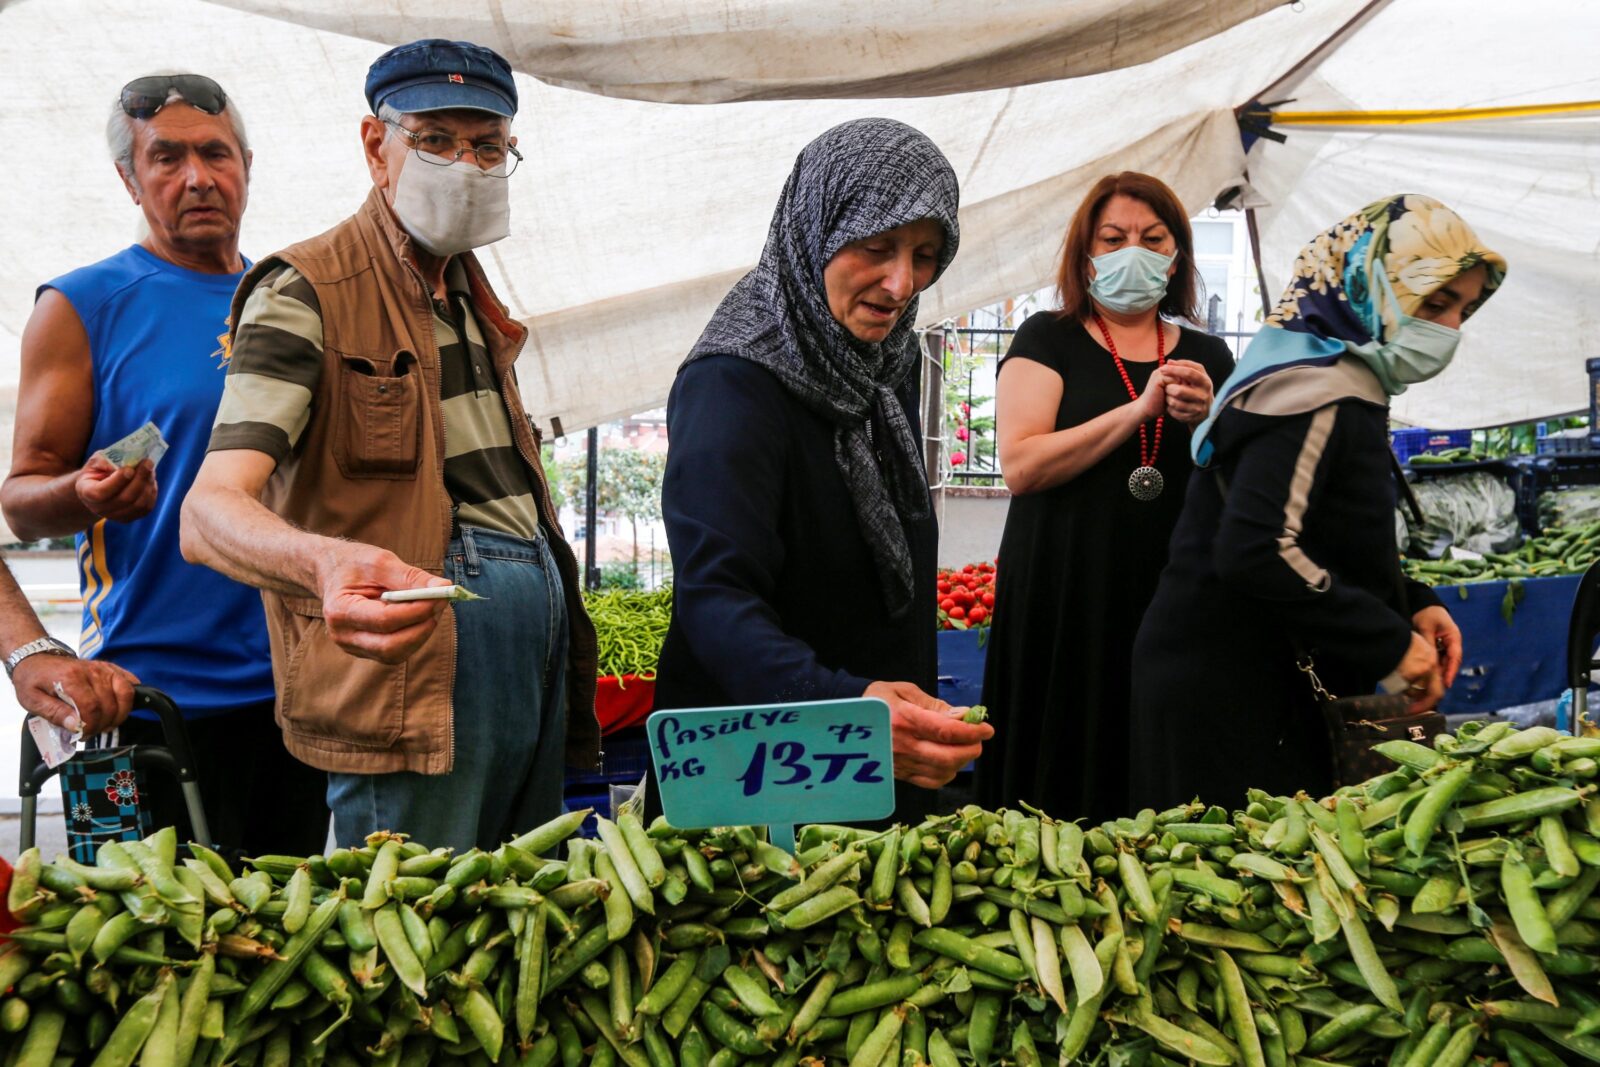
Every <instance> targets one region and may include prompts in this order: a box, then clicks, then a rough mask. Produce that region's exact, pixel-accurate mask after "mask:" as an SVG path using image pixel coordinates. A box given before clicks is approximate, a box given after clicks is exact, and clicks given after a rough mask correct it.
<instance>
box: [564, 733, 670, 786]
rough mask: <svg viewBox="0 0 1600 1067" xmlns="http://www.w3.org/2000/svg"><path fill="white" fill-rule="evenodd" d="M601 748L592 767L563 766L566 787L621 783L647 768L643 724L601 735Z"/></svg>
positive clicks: (641, 773) (647, 757) (647, 753)
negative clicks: (605, 735)
mask: <svg viewBox="0 0 1600 1067" xmlns="http://www.w3.org/2000/svg"><path fill="white" fill-rule="evenodd" d="M600 748H601V749H602V751H603V752H604V756H603V757H602V759H601V766H600V767H599V768H598V769H596V770H575V769H573V768H570V767H569V768H568V769H567V779H566V781H567V787H568V788H569V789H571V788H572V787H573V786H590V785H592V786H607V785H624V784H631V783H634V782H637V781H638V780H639V779H640V778H643V777H644V773H645V771H647V770H649V769H650V743H649V742H648V741H647V740H646V739H645V736H644V727H642V726H636V727H633V728H631V729H627V730H621V731H619V732H617V733H614V734H611V735H610V736H609V737H605V738H602V739H601V742H600Z"/></svg>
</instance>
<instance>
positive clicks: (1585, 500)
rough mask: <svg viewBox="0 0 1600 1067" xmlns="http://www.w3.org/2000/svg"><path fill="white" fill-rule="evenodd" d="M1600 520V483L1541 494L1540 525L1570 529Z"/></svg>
mask: <svg viewBox="0 0 1600 1067" xmlns="http://www.w3.org/2000/svg"><path fill="white" fill-rule="evenodd" d="M1596 521H1600V485H1584V486H1578V487H1577V488H1574V489H1552V490H1550V491H1549V492H1546V493H1540V494H1539V525H1540V526H1541V527H1550V526H1554V527H1560V528H1561V529H1564V530H1570V529H1572V528H1573V527H1574V526H1587V525H1589V524H1590V523H1591V522H1596Z"/></svg>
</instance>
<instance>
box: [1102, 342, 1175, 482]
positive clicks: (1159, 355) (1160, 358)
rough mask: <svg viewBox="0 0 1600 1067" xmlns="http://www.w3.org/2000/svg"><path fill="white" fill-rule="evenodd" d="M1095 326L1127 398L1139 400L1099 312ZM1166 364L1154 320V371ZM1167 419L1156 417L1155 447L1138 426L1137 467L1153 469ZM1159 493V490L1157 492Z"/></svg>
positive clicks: (1162, 344) (1142, 426) (1165, 356)
mask: <svg viewBox="0 0 1600 1067" xmlns="http://www.w3.org/2000/svg"><path fill="white" fill-rule="evenodd" d="M1094 322H1095V325H1096V326H1098V327H1100V336H1101V337H1103V338H1105V341H1106V347H1107V348H1109V349H1110V350H1111V358H1112V360H1113V361H1114V362H1115V363H1116V365H1117V373H1118V374H1120V375H1122V384H1123V385H1125V386H1127V387H1128V396H1130V397H1131V398H1133V399H1134V400H1138V399H1139V390H1137V389H1135V388H1134V387H1133V379H1132V378H1130V377H1128V368H1127V367H1126V366H1124V365H1123V362H1122V357H1121V356H1119V355H1117V343H1116V342H1115V341H1113V340H1112V339H1111V331H1110V330H1108V329H1106V320H1105V319H1103V318H1101V317H1100V312H1099V311H1098V310H1096V311H1095V312H1094ZM1166 362H1167V339H1166V335H1165V333H1164V332H1163V331H1162V329H1161V320H1160V319H1157V320H1156V369H1157V370H1160V369H1161V367H1162V366H1164V365H1165V364H1166ZM1166 421H1167V417H1166V416H1165V415H1159V416H1157V417H1156V446H1155V447H1154V448H1151V447H1150V441H1149V438H1148V436H1147V435H1146V433H1145V424H1144V423H1142V422H1141V423H1140V424H1139V465H1140V466H1141V467H1149V468H1152V469H1153V468H1154V467H1155V465H1156V459H1157V457H1159V456H1160V455H1161V429H1162V426H1163V425H1164V424H1165V423H1166ZM1158 492H1159V490H1158Z"/></svg>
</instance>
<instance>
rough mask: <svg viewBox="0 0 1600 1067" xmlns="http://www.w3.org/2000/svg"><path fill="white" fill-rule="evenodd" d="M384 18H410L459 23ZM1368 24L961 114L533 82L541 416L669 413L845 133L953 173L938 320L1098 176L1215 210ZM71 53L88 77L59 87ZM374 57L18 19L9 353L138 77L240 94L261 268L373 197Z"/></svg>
mask: <svg viewBox="0 0 1600 1067" xmlns="http://www.w3.org/2000/svg"><path fill="white" fill-rule="evenodd" d="M386 6H388V7H390V8H391V9H392V10H393V11H394V12H395V13H396V15H399V14H400V13H402V12H410V13H415V12H416V11H418V10H423V9H430V10H438V11H445V10H451V11H454V10H455V9H456V8H457V6H458V5H455V4H446V3H443V2H439V3H436V4H433V5H427V4H419V3H415V2H408V3H399V2H394V3H392V4H390V5H386ZM501 6H505V5H501ZM730 6H732V7H735V8H748V9H750V10H752V11H756V10H760V9H762V7H763V5H759V4H745V5H730ZM1000 6H1001V7H1003V6H1004V5H1000ZM1171 6H1183V7H1188V8H1192V9H1193V10H1195V11H1197V12H1200V13H1202V14H1204V13H1205V12H1208V11H1210V10H1211V8H1212V5H1210V4H1206V3H1196V4H1190V5H1171ZM1359 6H1360V3H1359V2H1358V0H1315V2H1314V3H1311V4H1309V5H1307V6H1305V7H1304V9H1303V10H1295V9H1293V8H1290V7H1287V6H1278V7H1276V8H1274V9H1273V10H1271V11H1270V12H1268V13H1267V14H1264V15H1261V16H1259V17H1256V18H1253V19H1250V20H1248V21H1245V22H1243V23H1241V24H1239V25H1237V26H1235V27H1233V28H1232V29H1229V30H1226V31H1225V32H1223V33H1221V34H1219V35H1217V36H1216V37H1213V38H1208V39H1206V40H1203V41H1201V42H1199V43H1197V44H1194V45H1190V46H1188V47H1187V48H1183V49H1180V50H1178V51H1176V52H1174V53H1171V54H1169V55H1165V56H1162V57H1160V58H1158V59H1155V60H1153V61H1152V62H1149V63H1145V64H1142V65H1140V66H1136V67H1130V68H1126V69H1122V70H1115V71H1108V72H1106V73H1101V74H1096V75H1092V76H1089V77H1084V78H1076V79H1072V80H1068V81H1054V82H1047V83H1042V84H1037V85H1024V86H1018V87H1015V88H1007V89H990V90H984V91H980V92H970V93H963V94H959V95H955V96H943V97H924V98H917V99H883V100H867V101H863V100H826V101H776V102H759V103H728V104H712V105H705V106H693V107H690V106H682V105H673V104H660V103H651V102H643V101H636V100H623V99H616V98H611V97H605V96H599V95H595V94H590V93H581V92H575V91H573V90H570V89H562V88H557V87H554V86H551V85H547V84H545V83H543V82H540V81H537V80H535V79H533V78H531V77H521V78H519V82H518V85H519V91H520V92H521V94H522V108H521V112H520V114H519V116H518V120H517V123H516V126H515V130H516V132H517V134H518V136H519V137H520V138H521V140H520V144H521V146H522V148H523V150H524V152H525V153H526V155H527V157H528V163H527V164H525V165H524V166H523V168H522V169H521V170H520V171H519V172H518V173H517V174H516V175H515V176H514V177H513V178H512V179H511V180H512V181H513V182H514V188H513V209H512V210H513V216H512V235H511V237H510V238H508V239H507V240H505V241H502V242H500V243H499V244H497V245H494V246H492V247H490V248H489V249H488V250H487V251H486V253H485V259H486V261H487V263H488V264H489V266H490V269H491V271H492V272H493V273H494V274H495V275H496V277H497V281H498V285H499V288H500V291H501V293H502V295H503V296H504V297H505V298H506V300H507V302H508V303H509V304H510V305H511V307H512V310H513V311H514V312H515V313H516V314H517V315H518V316H520V317H522V318H523V319H524V321H526V322H527V323H528V324H529V325H530V326H531V328H532V338H531V340H530V343H529V346H528V350H527V353H526V355H525V356H524V358H523V361H522V364H521V365H520V367H519V373H520V376H521V379H522V382H523V387H524V393H525V395H526V396H527V397H528V401H529V405H530V407H531V409H532V412H533V414H534V417H535V418H536V419H537V420H538V421H539V423H540V424H541V425H543V426H546V427H548V426H550V425H551V421H552V419H553V418H556V417H559V418H560V419H561V422H562V425H563V427H564V428H566V429H567V430H569V431H570V430H572V429H576V428H579V427H582V426H585V425H589V424H592V423H594V422H595V421H597V420H603V419H608V418H612V417H617V416H620V415H625V414H628V413H630V412H634V411H638V410H642V409H645V408H648V407H651V406H653V405H656V404H659V403H660V402H661V401H662V399H663V398H664V397H665V396H666V392H667V388H668V386H669V385H670V383H671V380H672V375H673V371H674V369H675V367H676V365H677V363H678V361H679V360H680V359H681V358H682V356H683V354H684V353H686V352H687V351H688V349H689V346H690V345H691V344H692V343H693V341H694V339H695V338H696V337H697V336H698V334H699V332H700V329H701V328H702V326H703V325H704V324H705V322H706V320H707V318H708V317H709V315H710V313H711V311H712V309H713V308H714V307H715V306H716V303H717V301H718V300H719V299H720V298H721V297H722V295H723V294H724V293H725V292H726V291H727V289H728V287H729V286H730V285H731V284H732V283H733V281H734V280H735V279H736V278H737V277H738V276H739V275H740V273H742V272H743V271H744V270H746V269H748V267H749V266H750V264H751V263H753V262H754V260H755V258H756V256H757V254H758V253H759V251H760V248H761V244H762V241H763V239H764V237H765V233H766V228H767V223H768V220H769V217H770V213H771V210H772V205H773V203H774V202H775V200H776V198H777V194H778V190H779V189H780V187H781V185H782V183H783V180H784V177H785V176H786V175H787V173H788V171H789V168H790V165H791V164H792V162H793V159H794V156H795V154H796V153H797V152H798V151H799V149H800V148H801V147H802V146H803V145H804V144H805V143H806V142H807V141H808V140H810V139H811V138H812V137H814V136H815V135H816V134H818V133H820V132H821V131H822V130H824V129H826V128H828V127H829V126H831V125H833V124H835V123H837V122H840V121H843V120H845V119H849V118H853V117H857V116H862V115H874V114H879V115H889V116H892V117H895V118H899V119H902V120H904V121H906V122H909V123H911V124H912V125H914V126H917V127H919V128H920V129H922V130H924V131H926V132H927V133H928V134H929V135H930V136H932V137H933V139H934V140H935V141H936V142H938V143H939V144H940V145H941V146H942V147H943V148H944V149H945V151H946V152H947V153H948V155H949V157H950V159H951V161H952V163H953V164H954V166H955V169H956V173H957V174H958V175H959V177H960V179H961V186H962V201H963V211H962V231H963V232H962V248H961V254H960V256H959V257H958V259H957V260H956V262H955V265H954V266H953V268H952V269H951V270H950V271H949V272H948V273H947V274H946V276H945V277H944V279H942V280H941V282H940V284H939V285H938V287H937V288H936V289H935V290H933V291H931V292H930V293H929V294H928V296H927V297H926V298H925V299H924V300H923V303H922V307H923V316H924V320H925V321H937V320H938V319H940V318H942V317H944V316H947V315H954V314H959V313H961V312H964V311H966V310H968V309H970V308H972V307H975V306H980V305H982V304H985V303H987V302H989V301H992V300H994V299H997V298H1001V297H1005V296H1009V295H1012V294H1014V293H1018V292H1024V291H1028V290H1031V289H1033V288H1036V287H1037V286H1038V285H1039V283H1040V282H1041V281H1042V280H1043V279H1045V278H1047V277H1049V276H1050V274H1051V273H1052V271H1053V268H1054V259H1055V254H1056V251H1057V248H1058V246H1059V243H1060V239H1061V233H1062V231H1063V228H1064V226H1065V223H1066V220H1067V218H1068V216H1069V214H1070V212H1071V210H1072V208H1073V207H1074V206H1075V204H1076V202H1077V200H1078V198H1079V197H1080V196H1081V194H1082V191H1083V190H1084V189H1085V188H1086V187H1087V185H1088V184H1089V183H1090V182H1092V181H1093V180H1094V179H1095V178H1097V177H1098V176H1099V175H1100V174H1102V173H1104V172H1105V171H1107V170H1112V169H1122V168H1127V167H1132V168H1137V169H1143V170H1148V171H1151V172H1153V173H1156V174H1159V175H1161V176H1163V177H1164V178H1166V179H1167V180H1168V181H1170V182H1171V183H1172V184H1173V185H1174V186H1175V187H1176V188H1177V190H1178V191H1179V193H1180V194H1181V195H1182V196H1183V197H1184V199H1185V201H1186V203H1188V204H1189V205H1190V206H1191V207H1193V208H1196V209H1198V208H1199V207H1201V206H1203V205H1204V204H1205V203H1206V202H1207V201H1208V200H1209V199H1210V198H1211V196H1212V195H1213V194H1214V193H1215V192H1217V190H1218V189H1219V188H1221V187H1222V186H1223V185H1224V184H1226V183H1227V182H1228V181H1229V180H1230V179H1231V178H1232V177H1233V176H1234V175H1235V174H1236V173H1237V172H1238V170H1239V168H1240V165H1241V162H1242V152H1241V147H1240V144H1239V140H1238V136H1237V133H1236V130H1235V127H1234V123H1233V118H1232V110H1231V109H1232V108H1233V106H1234V105H1235V104H1236V103H1238V102H1239V101H1240V100H1244V99H1248V98H1249V97H1250V95H1251V94H1252V93H1254V92H1255V91H1256V90H1258V89H1259V88H1261V87H1262V86H1264V85H1266V84H1269V83H1271V82H1272V81H1274V80H1275V79H1276V78H1277V77H1278V76H1279V75H1280V74H1281V72H1282V71H1283V70H1284V69H1286V68H1287V67H1288V66H1289V65H1290V64H1292V63H1293V62H1294V61H1295V60H1296V59H1297V58H1299V57H1300V56H1303V55H1305V54H1306V53H1308V52H1310V51H1311V50H1312V49H1313V48H1315V47H1316V45H1317V44H1318V42H1320V41H1322V40H1323V39H1325V38H1326V37H1327V36H1328V35H1329V34H1330V33H1331V32H1333V30H1334V29H1335V28H1337V27H1338V26H1339V25H1341V24H1342V23H1343V22H1344V21H1345V20H1346V19H1347V18H1348V17H1349V16H1350V14H1351V13H1352V12H1354V11H1355V10H1357V9H1358V8H1359ZM530 9H531V5H530ZM971 10H972V15H971V20H972V21H971V30H970V33H969V36H972V37H977V36H979V35H981V33H982V32H983V29H984V18H985V16H984V14H983V13H982V8H981V5H976V4H974V5H972V9H971ZM472 28H473V27H471V26H468V25H459V26H457V27H456V29H457V30H460V31H466V30H469V29H472ZM435 29H436V31H437V32H441V33H450V32H451V27H450V26H449V25H445V24H436V25H435ZM69 44H70V54H71V56H72V64H73V67H74V68H75V69H74V70H73V74H72V76H71V77H63V73H62V64H63V60H62V55H63V54H64V53H65V52H67V51H68V48H69ZM382 49H383V46H382V45H380V44H375V43H373V42H370V41H366V40H361V39H357V38H353V37H348V36H344V35H342V34H339V33H334V32H330V31H327V30H320V29H314V28H309V27H305V26H299V25H293V24H290V23H287V22H283V21H279V20H276V19H271V18H263V17H261V16H259V15H255V14H250V13H245V12H240V11H236V10H231V9H229V8H226V7H221V6H216V5H213V4H208V3H200V2H197V0H24V2H23V3H20V4H17V5H15V6H12V7H8V8H6V9H5V11H4V12H3V13H0V69H3V70H5V71H6V72H7V76H6V84H7V85H8V86H9V87H10V88H11V90H12V93H13V103H12V106H11V107H10V108H8V109H7V110H6V111H5V112H4V118H0V122H3V123H5V129H6V131H7V133H8V135H9V137H8V141H9V143H12V144H22V143H29V144H37V143H39V142H40V141H48V143H49V144H50V146H51V150H50V151H49V152H48V153H29V154H27V155H26V156H25V157H24V158H20V159H19V158H17V157H13V160H12V162H11V163H9V164H8V166H7V168H6V173H7V175H8V177H7V179H6V182H5V185H6V204H7V215H8V217H9V218H10V219H11V220H12V222H11V225H9V226H7V227H5V228H4V230H3V231H0V323H3V324H4V327H5V329H6V330H8V331H10V332H11V333H12V335H13V336H15V331H17V330H18V329H20V326H21V323H22V322H23V321H24V320H25V318H26V315H27V312H28V308H29V306H30V305H31V301H32V298H33V290H34V287H35V286H36V285H37V283H38V282H39V281H40V280H41V279H45V278H48V277H50V276H52V275H53V274H55V273H57V272H59V271H62V270H66V269H69V268H71V267H73V266H76V265H78V264H81V263H85V262H89V261H92V260H94V259H96V258H99V257H100V256H104V255H106V254H108V253H110V252H112V251H115V250H116V249H117V248H119V247H121V246H122V245H123V244H125V243H126V242H127V240H128V239H129V237H130V236H131V234H132V231H133V225H134V210H133V208H132V207H131V205H129V204H128V202H127V197H126V194H125V193H124V192H123V191H122V189H121V187H120V184H119V183H118V181H117V179H116V177H115V175H114V173H113V171H112V167H111V164H110V163H109V162H108V161H107V159H106V153H105V148H104V143H103V139H102V134H101V131H102V130H103V127H104V123H105V116H106V114H107V113H108V111H109V109H110V106H111V103H112V101H113V100H114V98H115V94H116V91H117V89H118V88H119V87H120V85H121V84H122V82H123V81H124V80H126V79H127V78H128V77H130V76H132V75H134V74H137V73H142V72H144V71H147V70H151V69H155V68H160V67H179V68H189V69H195V70H199V71H202V72H209V73H212V74H214V75H215V76H217V77H218V78H219V79H220V80H221V81H222V82H223V83H224V85H225V87H226V88H227V90H228V91H229V93H230V94H232V96H233V98H234V99H235V100H237V101H238V103H239V106H240V107H241V109H242V113H243V114H244V115H245V117H246V118H247V120H248V122H249V128H250V135H251V138H252V144H253V147H254V149H255V155H256V164H255V170H254V176H253V181H252V185H251V201H250V209H249V214H248V216H247V218H246V223H245V228H244V249H245V251H246V253H247V254H252V255H261V254H264V253H266V252H268V251H270V250H272V249H274V248H276V247H279V246H281V245H283V244H286V243H288V242H290V241H293V240H296V239H298V238H300V237H304V236H308V235H310V234H313V233H316V232H318V231H320V230H322V229H324V228H326V227H327V226H329V225H331V224H332V223H334V222H336V221H338V219H340V218H341V217H343V216H344V215H346V214H348V213H349V212H350V211H351V210H353V209H354V208H355V206H356V205H357V204H358V203H359V202H360V200H361V198H362V196H363V195H364V194H365V190H366V189H367V188H368V187H369V179H368V177H367V174H366V172H365V168H364V166H363V165H362V162H361V159H360V152H359V146H358V143H357V139H356V129H357V123H358V121H359V119H360V116H361V115H362V113H363V111H364V108H365V104H364V101H363V99H362V95H361V87H362V82H363V79H364V76H365V72H366V68H367V65H368V64H369V63H370V62H371V60H372V59H373V58H374V57H376V56H377V55H378V54H379V53H380V52H381V51H382ZM28 166H32V167H34V168H35V169H34V170H33V171H32V172H29V171H27V170H26V169H25V168H26V167H28Z"/></svg>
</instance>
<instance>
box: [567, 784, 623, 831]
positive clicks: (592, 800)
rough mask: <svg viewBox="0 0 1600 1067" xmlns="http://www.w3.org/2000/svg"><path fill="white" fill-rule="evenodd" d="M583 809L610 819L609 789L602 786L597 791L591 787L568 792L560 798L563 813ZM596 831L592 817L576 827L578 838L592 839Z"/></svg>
mask: <svg viewBox="0 0 1600 1067" xmlns="http://www.w3.org/2000/svg"><path fill="white" fill-rule="evenodd" d="M584 808H593V809H594V810H595V812H596V813H598V814H600V815H604V816H605V817H606V818H608V819H609V818H610V817H611V787H610V786H604V785H603V786H600V787H599V788H598V789H596V788H593V787H591V788H588V789H582V790H569V791H568V792H567V794H566V795H565V796H563V797H562V798H561V810H562V811H563V812H568V811H582V810H583V809H584ZM596 831H597V826H596V824H595V821H594V816H593V815H591V816H589V817H588V818H587V819H585V820H583V825H582V826H580V827H578V836H579V837H593V836H594V835H595V833H596Z"/></svg>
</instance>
